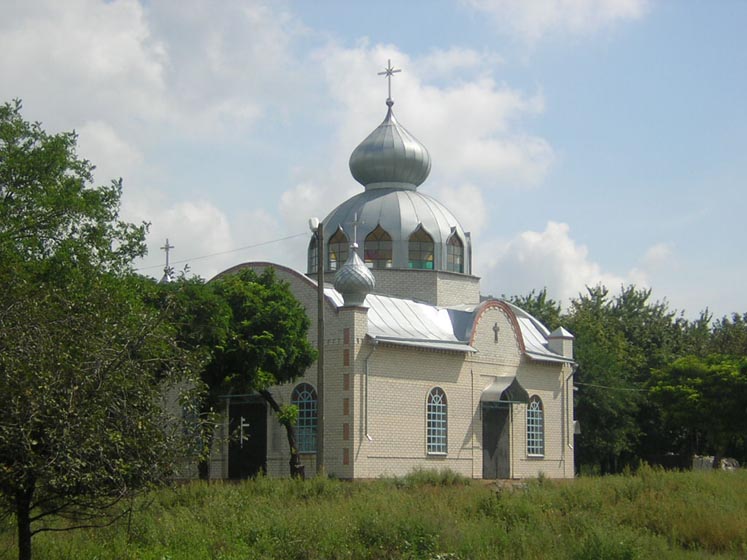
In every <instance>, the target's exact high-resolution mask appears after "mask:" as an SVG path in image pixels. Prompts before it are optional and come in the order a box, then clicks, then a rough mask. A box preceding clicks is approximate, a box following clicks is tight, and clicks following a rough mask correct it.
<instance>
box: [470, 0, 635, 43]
mask: <svg viewBox="0 0 747 560" xmlns="http://www.w3.org/2000/svg"><path fill="white" fill-rule="evenodd" d="M463 2H464V3H465V4H467V5H468V6H470V7H472V8H474V9H475V10H478V11H479V12H483V13H486V14H488V15H489V16H491V17H492V18H493V20H494V21H495V23H496V24H497V25H498V26H499V28H508V31H510V32H512V33H514V34H516V35H518V36H520V37H522V38H523V39H524V40H526V41H528V42H530V43H531V42H535V41H537V40H539V39H541V38H542V37H543V36H545V35H547V34H550V33H554V32H560V33H569V34H574V35H578V34H581V35H585V34H590V33H594V32H597V31H599V30H601V29H605V28H608V27H609V26H611V25H613V24H615V23H617V22H621V21H625V20H634V19H638V18H640V17H642V16H643V15H644V14H645V13H646V10H647V8H648V0H463Z"/></svg>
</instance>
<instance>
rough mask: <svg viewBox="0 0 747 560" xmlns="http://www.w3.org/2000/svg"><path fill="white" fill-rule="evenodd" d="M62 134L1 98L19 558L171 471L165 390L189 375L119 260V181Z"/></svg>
mask: <svg viewBox="0 0 747 560" xmlns="http://www.w3.org/2000/svg"><path fill="white" fill-rule="evenodd" d="M75 140H76V138H75V135H74V134H71V133H63V134H58V135H54V136H51V135H47V134H46V133H45V132H44V131H43V130H42V129H41V126H40V125H39V124H29V123H27V122H25V121H24V120H23V119H22V117H21V115H20V103H18V102H16V103H14V104H6V105H3V106H1V107H0V262H2V266H0V285H2V286H3V290H2V291H0V394H1V395H3V398H2V399H1V400H0V418H2V422H0V508H2V511H4V512H12V513H14V514H15V518H16V523H17V527H18V531H19V540H18V546H19V557H20V558H22V559H23V558H30V557H31V536H32V535H34V534H36V533H38V532H41V531H51V530H55V531H56V530H59V529H60V528H69V527H74V526H91V525H97V524H99V523H101V522H105V521H106V519H105V518H106V517H107V516H110V515H113V516H115V517H116V515H117V514H119V513H121V512H122V509H117V508H115V507H114V505H115V504H117V503H119V502H120V500H122V499H124V498H129V497H130V496H131V495H132V493H133V492H135V491H137V490H138V489H143V488H146V487H148V486H150V485H152V484H155V483H159V482H163V481H164V480H165V479H166V478H167V477H168V476H169V475H170V474H171V473H173V472H174V469H175V468H176V467H177V466H178V462H179V461H180V459H183V455H184V454H185V453H186V452H187V447H186V442H185V440H184V435H185V432H184V430H183V429H182V426H181V425H180V423H179V422H178V421H177V419H175V418H174V417H173V416H172V415H169V414H167V413H166V410H165V407H164V402H163V401H164V396H167V397H168V398H169V399H173V400H174V401H180V400H182V397H185V398H187V397H188V396H189V395H188V393H190V392H191V391H188V390H187V389H188V388H189V389H194V388H196V387H198V384H196V383H195V382H194V380H193V377H192V375H191V374H192V372H193V371H194V369H195V363H194V361H193V359H192V355H191V354H189V353H186V352H184V351H183V350H182V349H181V348H179V347H178V346H177V345H176V343H175V336H174V335H175V332H174V330H173V329H172V328H171V327H170V325H169V324H168V323H166V322H164V321H163V320H162V319H163V317H162V315H160V314H159V313H156V312H155V311H154V310H153V309H152V308H151V307H150V306H149V305H147V304H146V303H145V302H144V300H143V298H142V295H143V292H144V290H146V288H147V285H148V282H147V281H144V280H143V279H141V278H139V277H136V276H134V275H132V274H131V272H130V263H131V260H132V259H133V258H134V257H135V256H138V255H140V254H142V253H143V251H144V250H145V247H144V244H143V237H144V233H145V227H144V226H134V225H131V224H127V223H124V222H121V221H119V220H118V218H117V216H118V211H119V196H120V193H121V184H120V183H119V182H117V183H115V184H113V185H112V186H111V187H98V188H94V187H91V186H90V185H89V183H90V179H91V175H90V172H91V169H92V166H91V164H90V163H88V162H87V161H85V160H81V159H79V158H78V157H77V156H76V154H75ZM146 291H147V290H146ZM59 517H62V518H64V519H71V520H72V523H71V524H66V523H64V522H63V523H62V525H60V523H61V522H60V521H59V520H57V519H56V518H59Z"/></svg>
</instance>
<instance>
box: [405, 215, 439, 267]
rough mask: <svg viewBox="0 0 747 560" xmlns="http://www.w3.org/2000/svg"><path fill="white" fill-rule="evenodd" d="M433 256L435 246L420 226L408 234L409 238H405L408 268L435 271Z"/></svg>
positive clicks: (431, 238)
mask: <svg viewBox="0 0 747 560" xmlns="http://www.w3.org/2000/svg"><path fill="white" fill-rule="evenodd" d="M435 254H436V244H435V242H434V241H433V237H432V236H431V235H430V234H429V233H428V232H427V231H426V230H425V228H424V227H423V226H422V224H421V225H419V226H418V227H417V229H416V230H415V231H413V232H412V233H411V234H410V237H408V238H407V266H408V268H410V269H412V270H435V268H436V267H435V263H436V260H435ZM415 257H417V258H415ZM423 257H425V258H423ZM415 265H417V266H415ZM428 265H430V266H428Z"/></svg>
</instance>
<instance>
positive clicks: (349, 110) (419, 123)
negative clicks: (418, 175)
mask: <svg viewBox="0 0 747 560" xmlns="http://www.w3.org/2000/svg"><path fill="white" fill-rule="evenodd" d="M315 58H316V59H317V60H318V61H319V64H320V65H321V67H322V69H323V71H324V72H325V76H326V78H327V82H328V87H329V89H330V92H331V95H332V96H333V97H334V98H335V106H334V111H333V112H332V113H331V115H330V119H332V120H333V123H334V125H335V126H336V128H337V131H338V132H337V136H338V138H339V141H338V143H337V145H336V146H332V147H331V150H332V151H333V153H334V155H333V156H331V157H330V159H329V163H330V164H333V165H334V166H335V167H334V168H333V169H334V171H332V172H331V173H330V175H331V176H332V177H336V179H332V182H333V183H335V184H339V185H344V184H345V183H346V182H348V181H349V174H348V169H347V158H348V157H349V154H350V153H351V152H352V150H353V149H354V148H355V146H356V145H357V144H358V143H359V142H361V141H362V140H363V139H364V138H365V137H366V136H367V135H368V134H369V133H370V132H371V130H373V128H374V127H375V126H376V125H378V123H380V122H381V121H382V120H383V118H384V115H385V114H386V107H385V105H384V100H385V98H386V93H387V88H386V82H385V81H384V80H383V78H382V77H380V76H377V75H376V73H375V72H373V71H372V69H379V68H380V67H382V65H383V63H384V62H385V61H386V60H388V59H392V61H393V62H394V63H395V66H397V67H401V68H403V72H402V73H399V74H396V75H395V78H394V79H393V84H392V97H393V98H394V100H395V106H394V111H395V114H396V115H397V118H398V120H399V121H400V123H401V124H402V125H403V126H404V127H405V128H407V129H408V130H409V131H410V132H411V133H412V134H414V135H415V136H416V137H417V138H418V139H419V140H420V141H421V142H423V143H424V144H425V146H426V147H427V148H428V150H429V152H430V153H431V157H432V161H433V168H432V173H431V179H430V184H445V183H450V184H460V183H465V182H468V183H473V184H484V185H487V186H488V187H489V188H501V187H503V188H505V187H527V186H533V185H536V184H537V183H539V182H541V181H542V179H543V178H544V177H545V175H546V174H547V172H548V169H549V168H550V166H551V164H552V162H553V160H554V157H555V156H554V151H553V149H552V147H551V146H550V144H549V142H548V141H547V140H545V139H544V138H541V137H537V136H532V135H529V134H527V133H526V132H524V131H523V130H522V127H521V123H522V120H523V119H524V118H528V117H529V118H532V117H536V116H538V115H540V114H541V113H542V112H543V110H544V100H543V98H542V95H541V94H533V95H527V94H525V93H523V92H521V91H518V90H515V89H512V88H510V87H508V86H506V85H499V84H497V83H496V82H495V81H494V80H493V79H492V78H491V77H489V73H490V67H489V66H486V65H485V64H484V57H483V55H482V54H480V53H475V52H474V51H469V50H467V49H459V50H454V51H452V52H451V58H450V59H449V61H448V65H449V66H450V67H458V66H459V65H460V64H462V63H463V64H464V65H466V66H474V65H475V64H477V61H479V60H482V61H483V63H482V64H483V66H482V68H483V69H484V72H482V73H480V76H478V77H477V78H475V79H471V80H461V81H460V80H458V79H456V80H454V81H452V82H450V84H452V85H450V86H449V87H437V86H434V85H431V84H429V83H426V81H425V80H424V79H423V78H422V76H423V74H422V73H421V70H422V69H421V65H420V61H414V60H411V59H410V57H409V56H408V55H406V54H405V53H403V52H401V51H399V49H397V48H396V47H394V46H390V45H375V46H369V45H368V43H365V42H364V43H362V44H361V45H359V46H358V47H356V48H352V49H346V48H342V47H338V46H336V45H328V46H327V47H326V48H325V49H322V50H321V51H319V52H317V53H316V54H315ZM426 59H427V60H430V61H431V62H432V60H433V58H432V57H431V56H430V55H429V56H427V57H426ZM459 59H462V62H459ZM428 184H429V183H426V186H425V187H424V188H425V189H427V188H428Z"/></svg>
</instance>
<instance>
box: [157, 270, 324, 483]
mask: <svg viewBox="0 0 747 560" xmlns="http://www.w3.org/2000/svg"><path fill="white" fill-rule="evenodd" d="M161 289H162V293H164V294H171V295H170V297H169V299H168V301H171V302H172V303H173V304H174V311H175V313H172V321H173V324H174V325H175V326H176V328H177V330H178V331H179V333H180V334H179V339H180V342H181V344H183V345H185V347H186V348H187V349H189V350H190V351H199V352H200V353H201V354H203V355H204V356H205V358H206V363H205V366H204V368H203V369H202V380H203V382H204V384H205V385H206V387H207V388H208V396H207V399H206V400H205V401H204V404H203V408H202V411H201V412H202V415H203V417H205V418H209V417H210V416H211V415H213V414H214V413H215V412H216V411H217V410H219V409H221V408H222V404H223V403H224V402H225V401H223V398H225V396H227V395H231V394H245V393H250V392H257V393H258V394H260V395H261V396H262V397H263V398H264V399H265V401H266V402H267V403H268V405H269V406H270V407H271V408H272V409H273V411H274V412H275V413H276V414H277V416H278V420H279V421H280V422H281V424H282V425H283V426H284V427H285V429H286V434H287V437H288V443H289V445H290V449H291V461H290V469H291V474H292V475H297V474H298V473H299V465H300V460H299V455H298V451H297V446H296V439H295V430H294V425H295V421H296V410H295V407H291V406H280V405H279V404H278V403H277V401H276V400H275V399H274V398H273V396H272V393H271V392H270V390H269V389H270V387H272V386H275V385H279V384H283V383H288V382H291V381H294V380H296V379H298V378H299V377H300V376H302V375H303V374H304V372H305V371H306V370H307V368H308V367H309V366H310V365H311V364H312V363H313V362H314V360H315V359H316V355H317V354H316V350H315V349H314V348H313V347H312V346H311V343H310V342H309V340H308V337H307V334H308V329H309V319H308V317H307V315H306V312H305V310H304V308H303V306H301V304H300V303H299V302H298V300H296V299H295V297H294V296H293V294H292V293H291V291H290V289H289V288H288V285H287V284H285V283H283V282H279V281H278V280H277V279H276V278H275V274H274V271H273V269H272V268H267V269H265V271H264V272H262V274H257V273H256V272H254V271H253V270H251V269H243V270H240V271H238V272H236V273H233V274H227V275H223V276H221V277H220V278H217V279H215V280H213V281H211V282H209V283H207V284H206V283H204V282H203V281H202V280H201V279H195V278H192V279H181V280H179V281H177V282H174V283H171V284H166V285H162V286H161ZM164 301H166V300H164ZM212 433H213V432H212V430H211V431H209V432H208V433H206V434H204V441H205V448H206V451H207V450H209V448H210V447H211V445H212ZM207 474H208V473H207V463H205V462H203V463H202V464H201V465H200V475H201V477H207Z"/></svg>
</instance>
